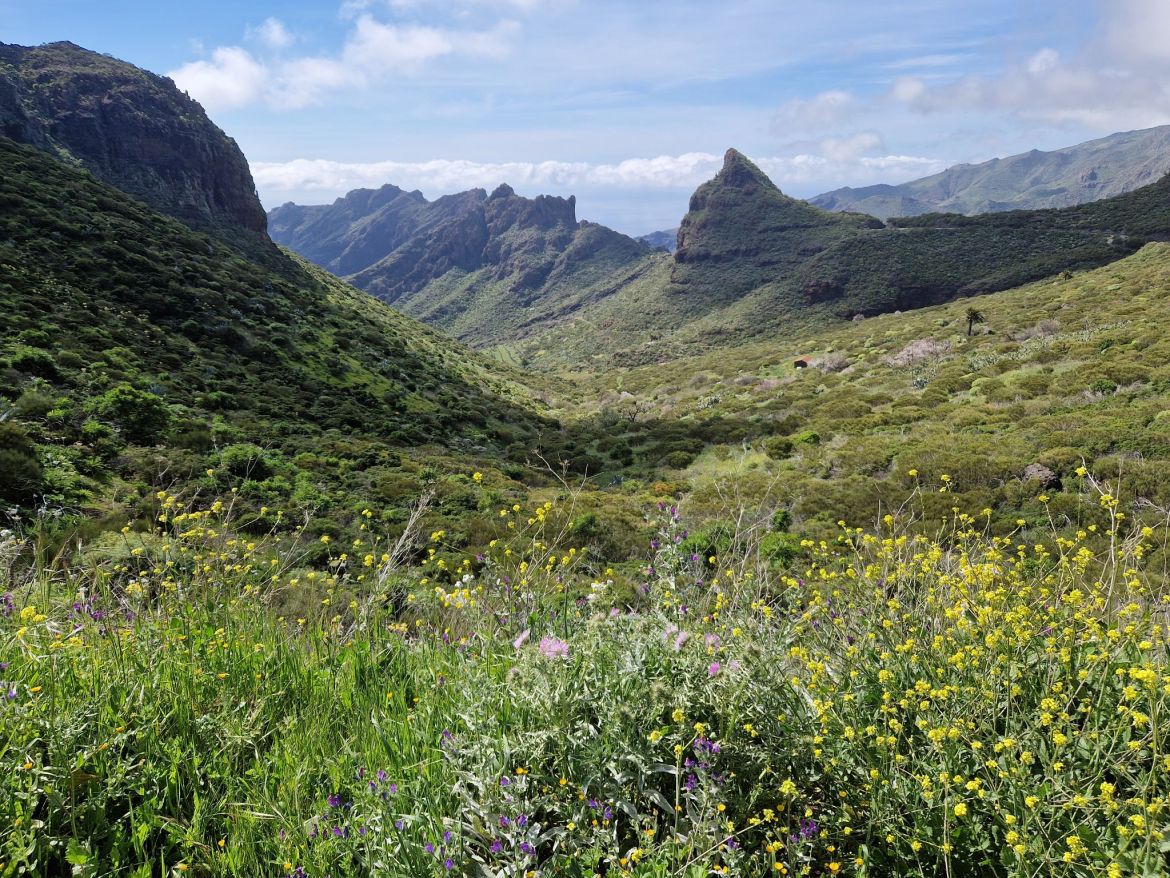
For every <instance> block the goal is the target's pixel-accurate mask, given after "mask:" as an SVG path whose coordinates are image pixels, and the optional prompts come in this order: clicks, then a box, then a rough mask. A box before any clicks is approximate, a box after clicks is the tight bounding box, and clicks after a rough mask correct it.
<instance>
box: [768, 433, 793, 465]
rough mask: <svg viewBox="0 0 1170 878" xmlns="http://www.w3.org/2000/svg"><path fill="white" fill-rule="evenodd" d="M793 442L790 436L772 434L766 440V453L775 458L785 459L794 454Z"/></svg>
mask: <svg viewBox="0 0 1170 878" xmlns="http://www.w3.org/2000/svg"><path fill="white" fill-rule="evenodd" d="M792 448H793V443H792V439H791V438H790V437H788V436H770V437H769V438H767V439H765V440H764V453H765V454H767V455H768V457H770V458H772V459H773V460H784V459H785V458H786V457H788V456H789V455H791V454H792Z"/></svg>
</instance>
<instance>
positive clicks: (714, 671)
mask: <svg viewBox="0 0 1170 878" xmlns="http://www.w3.org/2000/svg"><path fill="white" fill-rule="evenodd" d="M721 670H723V666H722V665H721V664H719V662H711V664H709V665H707V676H708V677H714V676H717V675H718V674H719V672H720V671H721Z"/></svg>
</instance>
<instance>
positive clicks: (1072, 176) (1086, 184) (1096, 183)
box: [638, 125, 1170, 251]
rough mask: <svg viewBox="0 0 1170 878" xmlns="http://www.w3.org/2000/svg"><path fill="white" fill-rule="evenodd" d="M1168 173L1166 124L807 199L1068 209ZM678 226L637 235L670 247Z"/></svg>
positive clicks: (898, 208) (973, 210)
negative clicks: (906, 179)
mask: <svg viewBox="0 0 1170 878" xmlns="http://www.w3.org/2000/svg"><path fill="white" fill-rule="evenodd" d="M1167 172H1170V125H1162V126H1159V127H1156V128H1146V129H1142V130H1140V131H1124V132H1119V133H1117V134H1110V135H1109V136H1107V137H1100V138H1097V139H1096V140H1089V141H1086V142H1085V143H1078V144H1075V145H1073V146H1066V147H1064V148H1062V149H1055V150H1051V151H1048V152H1044V151H1041V150H1038V149H1033V150H1030V151H1028V152H1025V153H1020V154H1019V155H1013V156H1008V157H1007V158H994V159H990V160H988V161H986V162H979V163H978V164H960V165H954V166H953V167H950V168H947V169H946V170H945V171H941V172H939V173H937V174H932V175H930V176H929V177H922V178H920V179H917V180H911V181H909V182H907V183H899V184H895V185H891V184H887V183H879V184H877V185H874V186H861V187H857V188H853V187H850V186H845V187H842V188H840V189H834V190H832V191H831V192H824V193H822V194H820V195H815V196H813V197H812V198H810V199H809V202H810V203H811V204H815V205H816V206H817V207H823V208H824V209H825V210H836V211H851V212H854V213H867V214H869V215H871V216H876V217H878V218H879V219H883V220H886V219H890V218H893V217H903V216H918V215H920V214H923V213H962V214H968V215H971V214H978V213H994V212H997V211H1004V210H1035V209H1042V208H1048V207H1072V206H1074V205H1077V204H1084V203H1086V202H1089V201H1096V200H1098V199H1101V198H1108V197H1110V196H1112V195H1121V194H1123V193H1125V192H1130V191H1132V190H1134V189H1138V188H1140V187H1142V186H1146V185H1148V184H1150V183H1153V182H1154V181H1155V180H1157V179H1158V178H1159V177H1161V176H1163V175H1164V174H1166V173H1167ZM677 236H678V229H677V228H673V229H664V230H663V231H660V232H651V233H650V234H648V235H641V236H640V237H639V238H638V240H639V241H645V242H646V243H647V244H649V245H650V246H651V247H656V248H664V249H666V250H670V251H673V250H674V247H675V239H676V237H677Z"/></svg>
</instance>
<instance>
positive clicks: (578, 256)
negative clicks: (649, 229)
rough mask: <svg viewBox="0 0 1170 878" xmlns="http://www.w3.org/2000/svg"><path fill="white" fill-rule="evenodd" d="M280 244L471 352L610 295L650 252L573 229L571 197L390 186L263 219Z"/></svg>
mask: <svg viewBox="0 0 1170 878" xmlns="http://www.w3.org/2000/svg"><path fill="white" fill-rule="evenodd" d="M270 220H271V225H272V234H273V236H274V239H275V240H277V241H278V242H280V243H283V244H286V245H287V246H289V247H291V248H293V249H295V250H297V251H298V252H299V253H302V254H303V255H305V256H306V257H307V258H309V259H312V260H314V261H315V262H317V263H319V264H321V265H323V266H325V267H326V268H329V269H330V270H333V271H336V272H338V273H340V274H344V275H346V276H347V280H349V281H350V282H352V283H353V284H354V285H355V286H358V287H360V288H361V289H364V290H366V291H367V292H369V293H371V294H372V295H374V296H377V297H378V298H380V299H382V300H383V301H386V302H389V303H390V304H392V305H394V307H395V308H397V309H399V310H400V311H403V312H404V313H407V314H410V315H412V316H414V317H418V318H420V319H422V320H425V321H426V322H428V323H431V324H432V325H434V326H437V327H439V328H441V329H443V330H444V331H446V332H447V333H449V334H451V335H454V336H455V337H457V338H460V339H462V340H464V341H468V342H471V343H473V344H478V345H486V344H492V343H498V342H500V341H505V340H508V339H513V338H519V337H524V336H525V335H528V334H530V333H531V332H532V331H533V327H536V326H540V325H544V324H548V323H550V322H554V321H556V320H558V319H559V318H560V317H561V316H562V315H563V314H565V313H568V312H571V311H574V310H576V309H577V308H579V307H581V306H582V305H583V304H584V303H587V302H590V301H593V300H595V299H597V298H600V297H604V296H606V295H608V294H609V293H610V292H611V291H612V290H613V289H614V287H615V286H618V285H620V284H622V283H623V282H624V280H625V279H626V278H628V277H630V276H636V275H637V274H638V273H639V272H640V271H641V270H643V269H644V265H643V263H644V261H645V260H646V258H647V257H648V255H649V254H650V252H651V251H650V248H649V247H647V246H646V245H645V244H642V243H640V242H638V241H635V240H634V239H632V238H629V237H627V236H625V235H622V234H619V233H618V232H615V231H613V230H612V229H608V228H606V227H605V226H601V225H597V224H595V223H589V222H578V221H577V217H576V200H575V199H574V198H572V197H570V198H556V197H550V196H543V195H542V196H538V197H537V198H534V199H529V198H524V197H522V196H519V195H517V194H516V193H515V192H514V191H513V190H512V188H511V187H509V186H506V185H501V186H500V187H498V188H497V189H496V190H495V191H494V192H492V193H491V194H490V195H489V194H488V193H487V192H485V191H484V190H482V189H473V190H471V191H469V192H464V193H460V194H459V195H452V196H447V197H444V198H440V199H437V200H436V201H434V202H428V201H426V199H425V198H423V196H422V195H421V194H420V193H418V192H410V193H407V192H403V191H402V190H400V189H398V188H397V187H393V186H384V187H382V188H381V189H379V190H376V191H373V190H357V191H355V192H351V193H349V195H347V196H346V197H345V198H341V199H338V200H337V201H336V202H334V204H332V205H327V206H318V207H300V206H297V205H293V204H286V205H283V206H282V207H278V208H276V209H275V210H274V211H272V213H271V215H270Z"/></svg>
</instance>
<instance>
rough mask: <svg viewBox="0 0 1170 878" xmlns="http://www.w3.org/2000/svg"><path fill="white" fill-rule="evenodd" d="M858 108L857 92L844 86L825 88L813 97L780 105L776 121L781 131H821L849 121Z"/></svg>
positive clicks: (796, 99)
mask: <svg viewBox="0 0 1170 878" xmlns="http://www.w3.org/2000/svg"><path fill="white" fill-rule="evenodd" d="M857 108H858V100H857V98H856V96H855V95H853V94H851V93H850V92H847V91H841V90H840V89H834V90H832V91H823V92H821V93H820V94H818V95H815V96H813V97H811V98H793V99H792V100H790V101H786V102H785V103H783V104H781V105H780V108H779V109H778V110H777V111H776V115H775V117H773V120H772V128H773V130H775V131H776V132H778V133H782V134H785V135H789V134H792V133H801V132H812V133H819V132H821V131H823V130H824V129H825V128H829V127H832V126H834V125H839V124H841V123H842V122H846V121H848V120H849V119H850V118H851V117H852V116H853V115H854V113H855V112H856V111H857Z"/></svg>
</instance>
